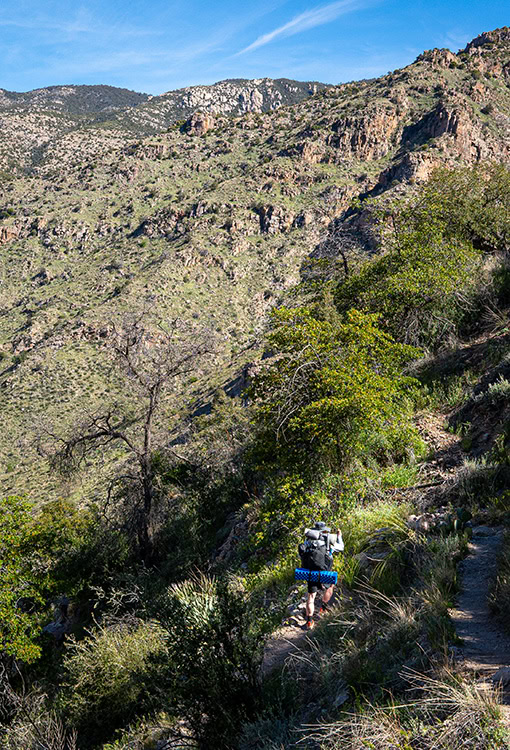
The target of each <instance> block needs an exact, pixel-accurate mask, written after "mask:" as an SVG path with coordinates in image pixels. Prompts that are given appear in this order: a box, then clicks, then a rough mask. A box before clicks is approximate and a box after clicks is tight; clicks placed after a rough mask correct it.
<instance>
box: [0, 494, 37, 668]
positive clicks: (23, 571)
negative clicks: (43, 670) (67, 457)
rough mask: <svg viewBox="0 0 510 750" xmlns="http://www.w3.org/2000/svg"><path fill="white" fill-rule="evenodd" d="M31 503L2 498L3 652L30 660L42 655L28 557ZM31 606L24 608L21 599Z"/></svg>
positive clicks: (0, 630)
mask: <svg viewBox="0 0 510 750" xmlns="http://www.w3.org/2000/svg"><path fill="white" fill-rule="evenodd" d="M31 510H32V508H31V505H30V503H29V502H28V501H27V500H26V499H24V498H21V497H16V496H10V497H6V498H4V499H2V500H0V653H1V652H4V653H5V654H7V655H9V656H11V657H15V658H17V659H20V660H22V661H25V662H31V661H34V660H35V659H37V658H38V656H39V655H40V651H41V649H40V646H39V645H38V643H37V635H38V630H39V628H38V617H37V615H35V614H31V610H33V609H34V607H35V605H36V604H41V603H42V598H41V594H40V589H39V586H38V581H37V577H36V576H35V575H34V572H33V570H32V566H31V561H30V559H27V555H26V547H27V545H28V544H29V542H30V535H31V530H30V519H31ZM23 601H24V602H26V603H27V604H28V607H26V608H25V607H23V606H22V602H23Z"/></svg>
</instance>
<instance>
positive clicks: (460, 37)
mask: <svg viewBox="0 0 510 750" xmlns="http://www.w3.org/2000/svg"><path fill="white" fill-rule="evenodd" d="M470 39H471V35H470V34H468V33H466V32H465V31H463V30H462V29H459V28H455V29H450V31H448V32H447V33H446V34H445V35H444V36H442V37H441V40H440V42H439V43H440V44H441V45H442V46H444V47H448V49H451V50H458V49H462V48H463V47H465V46H466V44H467V43H468V42H469V41H470Z"/></svg>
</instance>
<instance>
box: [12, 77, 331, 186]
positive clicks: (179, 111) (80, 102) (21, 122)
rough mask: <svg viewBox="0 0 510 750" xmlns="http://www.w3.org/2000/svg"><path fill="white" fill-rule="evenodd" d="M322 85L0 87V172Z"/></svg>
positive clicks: (264, 104) (294, 96)
mask: <svg viewBox="0 0 510 750" xmlns="http://www.w3.org/2000/svg"><path fill="white" fill-rule="evenodd" d="M323 88H326V85H325V84H322V83H318V82H302V81H291V80H289V79H286V78H280V79H277V80H272V79H270V78H262V79H257V80H245V79H238V80H228V81H219V82H218V83H215V84H213V85H211V86H189V87H186V88H183V89H179V90H177V91H168V92H167V93H165V94H162V95H161V96H149V95H148V94H139V93H137V92H135V91H129V90H128V89H121V88H116V87H114V86H49V87H48V88H44V89H36V90H34V91H29V92H27V93H16V92H11V91H5V90H2V89H0V117H1V120H0V122H1V124H2V131H3V139H2V145H1V146H0V169H2V168H7V169H9V170H13V171H15V172H19V171H20V170H21V171H22V172H23V171H27V170H28V171H31V170H33V169H34V168H35V169H37V167H38V166H39V165H40V164H41V162H44V159H45V153H46V150H48V149H50V150H51V149H52V148H54V147H55V146H56V145H59V144H60V142H61V141H62V140H63V141H64V149H65V150H66V151H70V149H71V148H73V147H74V148H77V149H78V150H79V152H80V156H81V157H84V156H86V155H87V154H89V151H90V144H92V145H93V150H92V151H91V152H90V153H92V154H94V155H96V156H98V157H100V156H101V154H103V153H104V151H105V149H107V148H109V147H110V146H112V145H113V146H116V147H119V146H121V145H122V144H124V143H125V142H126V138H127V139H130V138H132V137H133V134H138V135H140V136H144V135H145V136H147V135H149V134H153V133H158V132H161V131H164V130H166V128H168V127H169V126H170V125H172V124H173V123H175V122H177V121H178V120H181V119H185V118H187V117H189V116H190V115H191V114H193V112H195V111H196V110H198V109H202V110H204V111H207V112H213V113H221V114H233V115H238V114H242V113H244V112H266V111H269V110H274V109H278V107H281V106H284V105H290V104H294V103H296V102H299V101H301V100H302V99H305V98H307V97H308V96H311V95H312V94H314V93H315V92H316V91H319V90H322V89H323ZM98 127H99V128H101V131H97V128H98ZM109 130H111V131H112V132H111V133H108V131H109ZM74 131H79V132H78V133H77V134H76V135H77V137H75V139H74V140H72V141H71V142H69V139H67V140H66V136H68V134H69V133H70V132H74ZM84 141H85V142H84ZM85 144H87V145H85Z"/></svg>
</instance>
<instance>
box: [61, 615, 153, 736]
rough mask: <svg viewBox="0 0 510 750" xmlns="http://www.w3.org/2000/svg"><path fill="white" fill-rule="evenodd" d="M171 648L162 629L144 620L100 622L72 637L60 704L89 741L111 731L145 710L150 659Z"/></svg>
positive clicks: (64, 666) (68, 648)
mask: <svg viewBox="0 0 510 750" xmlns="http://www.w3.org/2000/svg"><path fill="white" fill-rule="evenodd" d="M167 648H168V646H167V634H166V632H165V631H164V629H163V628H162V627H161V626H160V625H159V624H158V623H156V622H142V621H140V620H134V621H125V622H122V621H121V622H118V623H114V624H112V625H110V626H108V625H100V626H97V627H96V628H94V630H92V631H91V632H90V634H89V635H88V636H87V637H86V638H84V639H83V640H81V641H77V640H72V641H71V642H70V644H69V645H68V646H67V648H66V653H65V655H64V660H63V668H64V675H65V676H64V680H63V684H62V687H61V692H60V696H59V707H60V710H61V712H62V713H63V715H64V716H65V717H66V718H67V720H68V722H69V723H70V724H71V725H72V726H75V727H76V728H78V730H79V731H80V734H81V735H84V734H85V737H86V740H87V743H90V742H91V740H92V739H93V737H96V738H97V737H105V736H108V734H109V733H110V732H111V731H112V730H113V729H114V728H115V727H117V726H120V725H121V723H124V722H127V721H129V720H130V719H131V718H132V717H133V716H135V715H136V714H137V713H138V712H140V711H142V710H143V708H144V706H145V704H144V698H145V697H146V695H147V693H148V692H149V691H150V689H151V687H150V684H149V683H150V681H151V679H152V678H153V675H152V660H153V659H154V658H155V657H157V656H161V655H163V654H165V653H166V652H167Z"/></svg>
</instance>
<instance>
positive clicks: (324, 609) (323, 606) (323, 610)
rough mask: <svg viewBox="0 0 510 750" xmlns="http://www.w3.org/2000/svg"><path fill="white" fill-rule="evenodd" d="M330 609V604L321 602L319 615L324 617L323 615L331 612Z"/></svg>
mask: <svg viewBox="0 0 510 750" xmlns="http://www.w3.org/2000/svg"><path fill="white" fill-rule="evenodd" d="M329 609H330V607H329V604H321V606H320V609H319V615H321V617H322V615H325V614H327V613H328V612H329Z"/></svg>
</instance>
